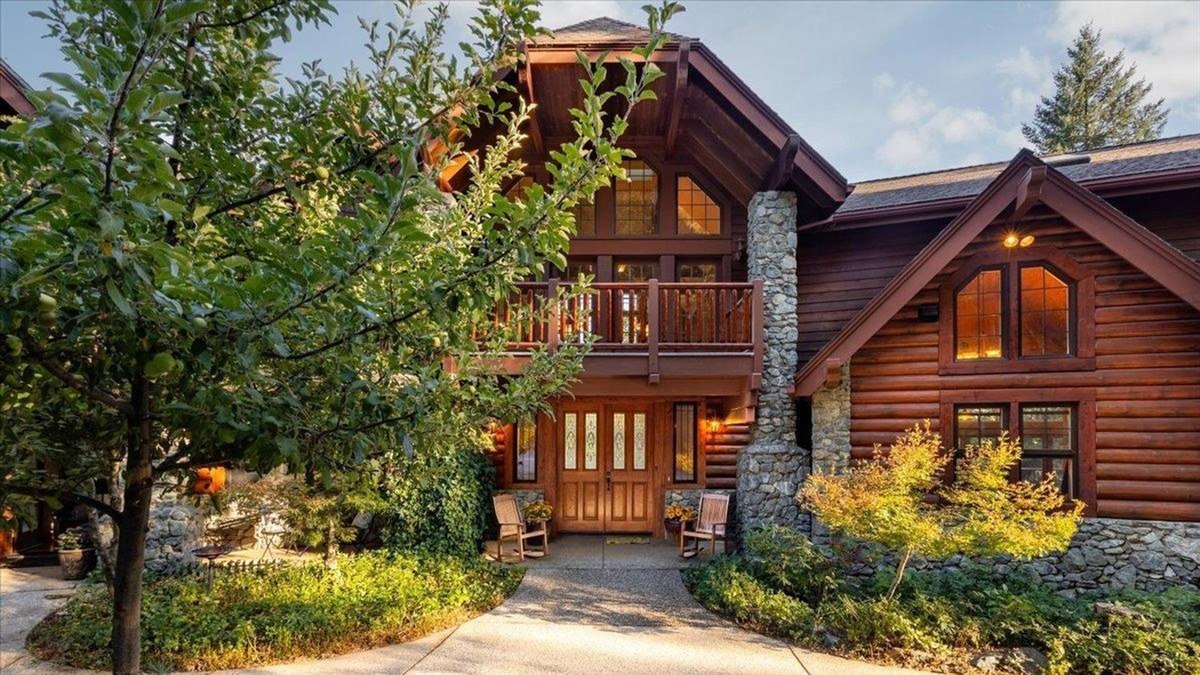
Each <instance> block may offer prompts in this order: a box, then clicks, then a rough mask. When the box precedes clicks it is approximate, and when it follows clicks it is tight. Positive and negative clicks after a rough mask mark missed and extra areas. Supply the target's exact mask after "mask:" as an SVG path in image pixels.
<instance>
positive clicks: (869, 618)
mask: <svg viewBox="0 0 1200 675" xmlns="http://www.w3.org/2000/svg"><path fill="white" fill-rule="evenodd" d="M766 550H768V549H767V548H766V547H764V546H762V545H761V544H760V545H759V551H760V553H762V552H765V551H766ZM775 555H779V556H784V557H786V556H788V555H789V553H788V551H787V549H782V550H779V551H777V552H776V554H775ZM764 569H766V570H790V572H789V573H787V574H783V573H779V572H768V573H766V574H764V573H763V570H764ZM798 569H800V568H799V567H796V566H794V565H793V564H792V563H790V562H788V561H776V562H774V563H770V562H762V561H758V562H753V563H752V562H751V561H750V560H748V559H747V560H740V559H738V558H736V557H724V556H723V557H719V558H717V559H715V560H713V561H712V562H710V563H709V564H707V565H704V566H702V567H694V568H689V569H687V570H685V572H684V579H685V581H686V583H687V585H688V588H689V589H690V590H691V592H692V594H693V595H694V596H695V597H696V599H697V600H698V601H699V602H700V603H701V604H703V605H704V606H706V607H708V608H709V609H712V610H713V611H715V612H717V613H719V614H722V615H724V616H727V617H729V618H730V619H732V620H734V621H737V622H738V623H740V624H742V625H744V626H746V627H748V628H751V629H754V630H757V631H760V632H763V633H767V634H771V635H776V636H779V637H783V638H786V639H788V640H791V641H792V642H795V643H797V644H800V645H802V646H805V647H809V648H822V647H825V648H828V647H829V646H830V645H835V646H836V647H835V648H836V650H837V651H839V652H841V653H844V654H847V655H851V656H859V657H866V658H870V659H874V660H880V661H885V662H891V663H903V664H906V665H910V666H917V667H924V668H934V669H937V670H940V671H944V672H962V671H966V670H970V666H969V664H970V661H971V657H972V656H973V655H974V654H977V653H980V652H984V651H992V650H997V649H1004V648H1012V647H1034V648H1036V649H1038V650H1040V651H1042V652H1043V653H1044V654H1045V655H1046V656H1047V659H1048V664H1049V669H1050V672H1052V673H1062V674H1065V673H1095V674H1097V675H1100V674H1106V673H1164V674H1169V675H1189V674H1191V673H1195V672H1200V671H1198V670H1197V669H1198V668H1200V635H1198V634H1197V630H1198V628H1200V618H1197V617H1200V612H1198V611H1197V610H1200V592H1197V591H1192V590H1185V589H1182V588H1175V589H1171V590H1169V591H1165V592H1162V593H1156V594H1148V593H1122V594H1118V595H1116V596H1112V597H1111V598H1109V599H1108V600H1109V601H1111V602H1117V603H1119V604H1121V605H1123V606H1125V607H1127V608H1130V609H1132V610H1134V611H1135V612H1136V613H1137V614H1139V615H1140V616H1126V615H1123V614H1115V615H1108V616H1103V617H1097V616H1096V615H1095V613H1094V612H1093V608H1092V603H1093V602H1094V601H1095V600H1096V599H1098V598H1090V597H1089V598H1079V599H1067V598H1064V597H1063V596H1060V595H1058V594H1057V593H1055V592H1053V591H1051V590H1050V589H1049V588H1047V587H1045V586H1042V585H1039V584H1035V583H1033V582H1031V581H1028V580H1025V579H1023V578H1021V577H1019V576H1014V575H999V574H997V573H995V572H994V571H992V570H990V569H986V568H983V567H970V568H967V569H964V570H961V571H956V572H944V573H914V574H911V575H909V578H908V580H907V581H906V583H905V584H904V585H903V586H902V587H901V590H900V593H898V594H897V595H896V596H895V597H894V598H888V597H881V593H882V591H883V589H885V588H886V587H887V585H888V583H889V580H888V579H885V578H882V577H880V578H877V579H875V580H873V581H872V582H870V583H867V584H865V585H863V586H862V587H860V588H854V587H849V586H842V587H838V588H836V589H834V590H832V591H831V592H829V593H828V594H826V595H825V596H824V598H823V599H821V600H816V601H814V600H809V601H801V600H799V599H797V598H796V597H795V596H794V595H791V594H789V593H787V592H784V590H783V589H784V588H785V587H786V588H795V587H797V586H804V585H805V583H806V582H805V581H804V580H803V579H802V578H801V580H800V581H799V582H797V580H796V578H795V576H794V574H795V571H796V570H798ZM818 578H819V577H818ZM813 581H814V580H809V581H808V582H807V583H813Z"/></svg>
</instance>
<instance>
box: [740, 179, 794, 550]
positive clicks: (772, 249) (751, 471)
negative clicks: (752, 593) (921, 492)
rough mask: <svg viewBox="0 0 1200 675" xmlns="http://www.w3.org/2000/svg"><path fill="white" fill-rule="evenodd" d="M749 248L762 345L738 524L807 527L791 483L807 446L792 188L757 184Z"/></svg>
mask: <svg viewBox="0 0 1200 675" xmlns="http://www.w3.org/2000/svg"><path fill="white" fill-rule="evenodd" d="M748 214H749V222H748V224H747V238H746V255H747V261H746V262H747V271H748V276H749V278H750V279H751V280H759V279H761V280H762V282H763V300H764V326H763V336H764V339H765V351H764V354H763V372H762V386H761V388H760V389H759V391H758V405H757V408H756V411H755V421H754V431H753V435H752V438H751V442H750V445H749V446H747V447H746V448H745V449H743V450H742V451H741V453H740V454H739V456H738V484H737V499H736V501H737V506H736V512H737V520H738V525H739V527H740V528H741V529H745V528H748V527H753V526H755V525H758V524H762V523H779V524H784V525H789V526H792V527H799V528H802V529H807V527H808V519H807V516H806V515H805V514H804V513H803V512H801V510H800V508H799V507H798V506H797V505H796V491H797V490H798V489H799V487H800V485H801V484H802V483H803V482H804V477H805V476H807V475H808V470H809V461H810V458H809V452H808V450H806V449H804V448H801V447H800V446H799V445H798V444H797V443H796V404H795V401H793V400H792V397H791V393H790V392H791V388H792V383H793V380H794V378H795V377H796V365H797V363H796V361H797V356H798V355H797V351H796V349H797V339H798V335H799V333H798V329H797V321H796V297H797V295H796V294H797V289H796V285H797V276H796V195H795V194H794V193H791V192H759V193H757V194H755V195H754V197H753V198H752V199H751V200H750V206H749V208H748Z"/></svg>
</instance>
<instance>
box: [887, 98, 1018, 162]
mask: <svg viewBox="0 0 1200 675" xmlns="http://www.w3.org/2000/svg"><path fill="white" fill-rule="evenodd" d="M887 111H888V119H889V120H890V121H891V122H892V123H893V125H894V126H895V128H894V129H893V130H892V131H891V133H890V134H889V135H888V137H887V139H886V140H885V141H884V142H883V144H882V145H880V146H879V147H878V148H877V149H876V151H875V158H876V159H878V160H879V161H880V162H882V163H884V164H885V165H887V166H888V168H890V169H891V170H893V171H910V172H911V171H927V170H931V169H939V168H945V167H947V166H949V165H956V164H963V163H974V164H977V163H979V161H980V160H981V159H982V155H981V154H980V148H989V149H991V148H995V147H996V146H1000V147H1002V148H1004V149H1005V150H1006V151H1007V150H1008V149H1011V150H1012V151H1013V152H1015V151H1016V149H1017V148H1019V147H1021V146H1022V145H1023V141H1022V139H1021V132H1020V129H1019V128H1018V127H1017V126H1016V125H1012V124H1007V123H1002V122H1001V121H1000V120H997V119H996V117H994V116H993V115H991V114H989V113H987V112H986V111H984V110H981V109H979V108H974V107H964V106H957V105H943V104H941V103H939V102H938V101H937V100H935V99H934V98H933V97H932V96H931V95H930V94H929V92H928V91H927V90H926V89H924V88H923V87H919V86H917V85H915V84H913V83H912V82H905V83H903V84H901V85H899V88H898V89H897V90H895V91H894V93H892V95H891V100H890V102H889V103H888V106H887Z"/></svg>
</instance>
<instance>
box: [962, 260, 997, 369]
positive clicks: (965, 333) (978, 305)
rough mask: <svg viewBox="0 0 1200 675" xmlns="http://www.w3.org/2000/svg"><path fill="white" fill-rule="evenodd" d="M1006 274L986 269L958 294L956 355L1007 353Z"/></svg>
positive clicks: (986, 356)
mask: <svg viewBox="0 0 1200 675" xmlns="http://www.w3.org/2000/svg"><path fill="white" fill-rule="evenodd" d="M1002 280H1003V279H1002V273H1001V271H1000V270H983V271H981V272H980V273H979V274H976V275H975V276H974V277H973V278H972V279H971V280H970V281H968V282H967V284H966V285H965V286H963V287H962V289H960V290H959V291H958V293H957V294H956V295H955V311H954V316H955V335H956V338H955V339H956V342H957V344H956V347H955V358H958V359H960V360H975V359H998V358H1000V357H1002V356H1003V355H1004V350H1003V347H1002V345H1003V342H1004V322H1003V292H1002V290H1001V286H1002Z"/></svg>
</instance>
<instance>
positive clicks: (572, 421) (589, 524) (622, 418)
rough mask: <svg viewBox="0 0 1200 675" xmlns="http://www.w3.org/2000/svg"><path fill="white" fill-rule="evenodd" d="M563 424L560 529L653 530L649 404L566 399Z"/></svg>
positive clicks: (560, 435) (559, 461) (560, 438)
mask: <svg viewBox="0 0 1200 675" xmlns="http://www.w3.org/2000/svg"><path fill="white" fill-rule="evenodd" d="M558 428H559V431H558V453H557V454H558V457H557V458H556V460H557V461H558V475H559V481H558V502H559V503H558V525H559V529H560V530H562V531H564V532H650V531H652V530H653V529H654V524H653V522H652V520H651V516H650V514H651V512H652V508H653V490H652V489H651V488H652V486H653V475H654V470H653V466H652V465H651V464H652V456H653V451H652V448H653V443H652V438H651V428H652V426H651V422H650V406H649V405H647V404H639V403H604V404H601V403H570V404H564V405H563V408H562V413H561V417H560V419H559V423H558Z"/></svg>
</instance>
